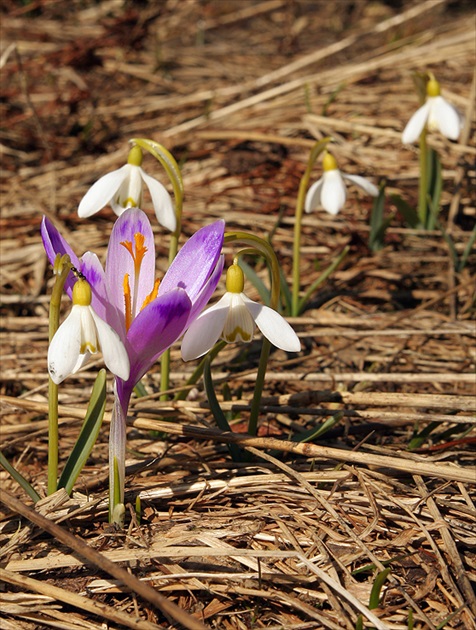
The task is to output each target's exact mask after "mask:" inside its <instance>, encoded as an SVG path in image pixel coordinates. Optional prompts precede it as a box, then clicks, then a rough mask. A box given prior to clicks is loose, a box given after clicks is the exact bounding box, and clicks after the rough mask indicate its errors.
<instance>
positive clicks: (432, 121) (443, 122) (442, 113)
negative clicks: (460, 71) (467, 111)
mask: <svg viewBox="0 0 476 630" xmlns="http://www.w3.org/2000/svg"><path fill="white" fill-rule="evenodd" d="M426 94H427V97H426V102H425V104H424V105H422V106H421V107H420V108H419V109H417V111H416V112H415V113H414V114H413V116H412V117H411V118H410V120H409V121H408V123H407V125H406V127H405V129H404V130H403V134H402V142H403V144H412V143H413V142H415V141H416V140H418V138H419V137H420V135H421V134H422V132H423V130H424V129H425V126H426V127H427V129H428V130H429V131H439V132H440V133H441V134H442V135H443V136H445V137H446V138H449V140H457V139H458V137H459V134H460V133H461V129H462V127H463V118H462V116H461V115H460V113H459V112H458V110H457V109H456V108H455V107H453V105H450V103H448V101H446V100H445V99H444V98H443V97H442V96H441V95H440V84H439V83H438V81H437V80H436V79H430V80H429V81H428V82H427V84H426Z"/></svg>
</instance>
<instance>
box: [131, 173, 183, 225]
mask: <svg viewBox="0 0 476 630" xmlns="http://www.w3.org/2000/svg"><path fill="white" fill-rule="evenodd" d="M140 174H141V177H142V179H143V180H144V182H145V183H146V185H147V188H148V189H149V192H150V196H151V197H152V205H153V206H154V210H155V215H156V217H157V221H158V222H159V223H160V225H163V226H164V227H166V228H167V229H168V230H170V231H171V232H173V231H174V230H175V228H176V227H177V217H176V216H175V210H174V204H173V203H172V198H171V196H170V195H169V193H168V191H167V189H166V188H165V186H163V185H162V184H161V183H160V182H158V181H157V180H156V179H154V178H153V177H151V176H150V175H147V173H145V172H144V170H143V169H142V168H141V169H140Z"/></svg>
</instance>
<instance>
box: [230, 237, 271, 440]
mask: <svg viewBox="0 0 476 630" xmlns="http://www.w3.org/2000/svg"><path fill="white" fill-rule="evenodd" d="M234 241H240V242H241V243H244V244H245V245H247V246H248V247H250V248H252V251H253V252H254V253H255V252H256V251H259V252H260V253H261V254H263V256H264V257H265V258H266V260H267V262H268V265H269V268H270V270H271V296H270V307H271V308H274V309H275V310H278V306H279V296H280V290H281V287H280V277H279V263H278V259H277V258H276V254H275V253H274V250H273V248H272V247H271V245H270V244H269V243H268V242H267V241H264V240H263V239H262V238H259V236H254V235H253V234H247V233H246V232H226V233H225V239H224V242H225V243H231V242H234ZM241 253H247V250H246V251H245V252H241ZM270 349H271V343H270V342H269V341H268V340H267V339H265V338H263V345H262V347H261V355H260V360H259V365H258V373H257V375H256V384H255V389H254V394H253V400H252V402H251V411H250V419H249V422H248V433H249V434H250V435H256V431H257V428H258V416H259V409H260V404H261V396H262V394H263V386H264V380H265V377H266V367H267V365H268V358H269V352H270Z"/></svg>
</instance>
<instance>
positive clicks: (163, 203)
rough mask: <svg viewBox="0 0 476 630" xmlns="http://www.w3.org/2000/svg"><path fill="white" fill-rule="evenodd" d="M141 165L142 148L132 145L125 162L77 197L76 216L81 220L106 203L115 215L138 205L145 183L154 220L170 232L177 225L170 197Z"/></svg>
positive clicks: (140, 204) (97, 210)
mask: <svg viewBox="0 0 476 630" xmlns="http://www.w3.org/2000/svg"><path fill="white" fill-rule="evenodd" d="M141 164H142V151H141V149H140V147H138V146H133V147H132V149H131V150H130V152H129V156H128V158H127V164H125V165H124V166H121V168H119V169H117V170H116V171H112V173H108V174H107V175H104V176H103V177H101V178H100V179H98V181H97V182H96V183H94V184H93V185H92V186H91V188H90V189H89V190H88V192H87V193H86V194H85V195H84V197H83V198H82V199H81V202H80V204H79V206H78V215H79V216H80V217H81V218H82V219H85V218H87V217H90V216H91V215H93V214H95V213H96V212H99V210H101V208H104V206H106V205H108V204H109V205H110V206H111V208H112V209H113V210H114V212H115V213H116V214H117V215H118V216H120V215H121V214H122V213H123V212H124V210H125V209H126V208H140V207H141V206H142V191H143V186H144V184H146V186H147V188H148V189H149V192H150V196H151V198H152V205H153V206H154V210H155V214H156V216H157V220H158V222H159V223H160V224H161V225H163V226H164V227H166V228H167V229H169V230H171V231H172V232H173V231H174V230H175V228H176V226H177V218H176V216H175V211H174V206H173V203H172V199H171V197H170V195H169V193H168V191H167V189H166V188H165V186H163V185H162V184H161V183H160V182H158V181H157V180H156V179H154V178H153V177H151V176H150V175H147V173H146V172H145V171H144V170H143V168H142V166H141Z"/></svg>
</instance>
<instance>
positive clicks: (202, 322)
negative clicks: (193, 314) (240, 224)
mask: <svg viewBox="0 0 476 630" xmlns="http://www.w3.org/2000/svg"><path fill="white" fill-rule="evenodd" d="M243 288H244V275H243V271H242V269H241V267H240V266H239V265H238V264H236V261H235V263H234V264H233V265H231V267H229V269H228V270H227V274H226V293H225V294H224V295H223V297H222V298H221V299H220V300H219V301H218V302H217V303H216V304H215V305H214V306H212V307H210V308H209V309H207V310H206V311H204V312H203V313H202V314H201V315H199V317H198V318H197V319H196V320H195V321H194V322H193V324H192V325H191V326H190V328H189V329H188V330H187V332H186V333H185V336H184V338H183V341H182V358H183V359H184V361H190V360H192V359H196V358H198V357H201V356H203V355H204V354H206V353H207V352H208V351H209V350H210V349H211V348H212V347H213V346H214V345H215V343H216V342H217V341H218V339H220V338H221V339H223V340H224V341H226V342H227V343H234V342H237V341H242V342H245V343H248V342H250V341H251V340H252V339H253V335H254V332H255V329H256V326H257V327H258V328H259V329H260V331H261V332H262V334H263V335H264V336H265V337H266V338H267V339H268V340H269V341H270V342H271V343H272V344H273V345H274V346H276V347H277V348H281V349H282V350H286V351H287V352H299V351H300V349H301V342H300V341H299V338H298V336H297V335H296V333H295V332H294V330H293V329H292V328H291V326H290V325H289V324H288V322H287V321H286V320H285V319H284V318H283V317H282V316H281V315H280V314H279V313H277V312H276V311H275V310H274V309H272V308H269V306H264V305H262V304H258V303H257V302H253V300H250V299H249V298H248V297H246V295H245V294H244V293H243Z"/></svg>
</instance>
